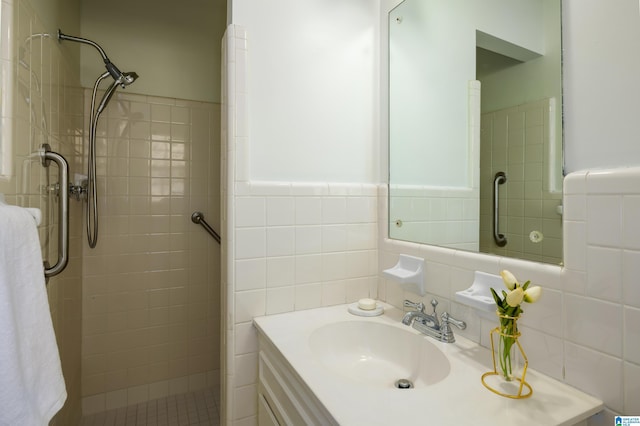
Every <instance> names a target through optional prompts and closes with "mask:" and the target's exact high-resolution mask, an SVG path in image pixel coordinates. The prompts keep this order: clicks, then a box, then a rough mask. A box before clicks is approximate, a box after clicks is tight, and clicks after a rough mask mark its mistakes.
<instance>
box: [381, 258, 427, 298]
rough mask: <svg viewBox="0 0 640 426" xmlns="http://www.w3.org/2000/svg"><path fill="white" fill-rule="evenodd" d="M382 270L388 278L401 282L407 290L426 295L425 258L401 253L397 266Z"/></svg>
mask: <svg viewBox="0 0 640 426" xmlns="http://www.w3.org/2000/svg"><path fill="white" fill-rule="evenodd" d="M382 272H383V274H384V276H385V277H386V278H388V279H390V280H392V281H395V282H397V283H399V284H400V285H401V286H402V288H404V289H405V290H408V291H411V292H414V293H416V294H419V295H420V296H424V295H425V289H424V259H421V258H419V257H415V256H409V255H407V254H401V255H400V256H399V258H398V263H397V264H396V266H394V267H393V268H389V269H385V270H384V271H382Z"/></svg>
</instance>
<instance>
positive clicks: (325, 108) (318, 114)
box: [232, 0, 380, 183]
mask: <svg viewBox="0 0 640 426" xmlns="http://www.w3.org/2000/svg"><path fill="white" fill-rule="evenodd" d="M378 14H379V2H378V1H370V0H354V1H349V2H326V1H322V0H307V1H304V2H300V1H299V0H273V1H269V2H264V1H258V2H256V1H250V0H238V1H234V4H233V13H232V21H233V24H237V25H241V26H243V27H245V28H246V29H247V38H248V40H247V43H248V44H249V46H250V48H251V57H250V61H251V62H250V64H249V74H248V76H247V78H248V80H247V91H248V93H250V102H249V104H248V105H247V106H246V108H247V109H248V111H249V114H248V117H249V123H248V124H249V125H248V129H249V150H250V165H249V168H250V178H251V180H253V181H302V182H313V181H319V182H359V183H366V182H378V181H379V180H380V177H379V176H378V175H379V173H378V168H379V160H378V158H379V146H378V132H377V126H378V124H377V108H378V106H377V105H378V104H379V102H378V80H377V78H378V29H377V25H378Z"/></svg>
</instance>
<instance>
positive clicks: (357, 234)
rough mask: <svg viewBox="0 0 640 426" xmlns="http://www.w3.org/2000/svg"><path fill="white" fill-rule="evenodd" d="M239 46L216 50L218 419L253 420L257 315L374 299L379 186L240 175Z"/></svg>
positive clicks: (241, 41) (231, 36)
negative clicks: (219, 117)
mask: <svg viewBox="0 0 640 426" xmlns="http://www.w3.org/2000/svg"><path fill="white" fill-rule="evenodd" d="M246 55H247V50H246V38H245V34H244V30H243V29H242V28H240V27H238V26H234V25H232V26H230V27H229V28H228V29H227V33H226V35H225V41H224V55H223V57H224V58H225V60H224V64H225V67H226V68H224V73H225V74H226V75H228V76H229V78H225V77H224V76H223V81H227V82H228V84H229V87H224V88H223V99H224V104H225V105H226V107H225V109H224V114H223V135H225V136H226V137H225V136H223V140H225V141H226V142H225V144H224V145H223V151H222V164H223V167H226V170H224V171H223V184H222V187H223V197H222V199H223V203H224V205H223V212H224V214H223V227H222V229H223V231H224V234H223V238H224V240H223V245H222V247H223V286H224V289H225V297H224V300H225V301H226V306H225V308H224V309H226V310H227V312H226V314H225V316H224V318H225V320H226V321H227V323H226V324H225V326H224V329H225V330H226V333H227V335H226V336H225V341H224V343H223V345H224V346H225V355H224V357H225V360H224V370H225V371H226V375H225V377H224V379H223V380H224V381H225V386H224V389H226V393H227V394H226V395H223V401H224V404H223V406H222V408H223V410H222V411H223V413H224V414H223V419H226V422H227V424H252V423H255V422H256V421H257V417H256V415H257V400H256V398H255V395H256V390H257V385H256V382H257V365H258V364H257V359H258V354H257V336H256V334H255V330H254V328H253V325H252V319H253V318H254V317H256V316H261V315H271V314H277V313H281V312H290V311H294V310H303V309H311V308H316V307H320V306H328V305H336V304H341V303H346V302H351V301H356V300H358V299H359V298H362V297H368V296H375V291H376V286H377V277H376V275H377V270H378V268H377V251H376V244H377V231H376V230H377V213H376V209H377V196H376V193H377V187H376V186H375V185H346V184H345V185H340V184H335V185H334V184H317V185H316V184H310V183H289V182H284V183H283V182H279V183H268V182H259V183H256V182H251V181H250V179H249V177H250V176H249V170H248V168H247V161H246V160H247V158H248V155H247V154H248V153H247V150H246V147H247V144H246V142H247V138H246V135H247V133H246V130H247V129H246V127H245V123H246V115H245V113H246V111H245V110H244V106H245V105H246V104H245V99H246V89H245V86H244V76H245V69H244V64H245V63H246ZM223 392H224V390H223Z"/></svg>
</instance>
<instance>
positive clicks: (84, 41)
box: [58, 30, 111, 64]
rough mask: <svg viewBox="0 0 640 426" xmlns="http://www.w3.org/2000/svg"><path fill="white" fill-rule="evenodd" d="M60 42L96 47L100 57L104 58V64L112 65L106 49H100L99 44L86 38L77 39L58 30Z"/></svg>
mask: <svg viewBox="0 0 640 426" xmlns="http://www.w3.org/2000/svg"><path fill="white" fill-rule="evenodd" d="M58 40H71V41H75V42H78V43H84V44H88V45H90V46H93V47H95V48H96V49H98V52H100V56H102V60H103V61H104V63H105V64H106V63H111V61H110V60H109V58H108V57H107V54H106V53H105V51H104V49H103V48H102V47H100V45H99V44H98V43H96V42H95V41H91V40H87V39H86V38H82V37H75V36H70V35H67V34H63V33H62V31H60V30H58Z"/></svg>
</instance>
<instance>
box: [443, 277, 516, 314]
mask: <svg viewBox="0 0 640 426" xmlns="http://www.w3.org/2000/svg"><path fill="white" fill-rule="evenodd" d="M492 287H493V289H494V290H496V291H499V289H501V288H503V287H504V284H503V281H502V277H500V276H499V275H492V274H487V273H485V272H480V271H476V273H475V276H474V279H473V284H472V285H471V287H469V288H468V289H466V290H462V291H458V292H456V296H455V300H456V302H460V303H463V304H465V305H467V306H471V307H472V308H476V309H480V310H483V311H486V312H495V310H496V302H495V300H493V296H492V295H491V290H490V289H491V288H492Z"/></svg>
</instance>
